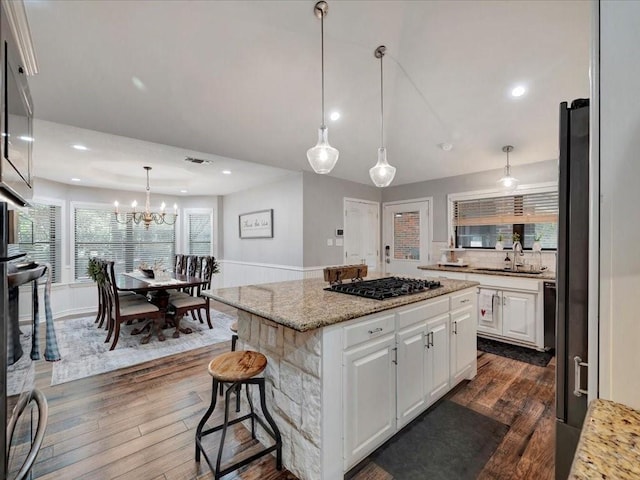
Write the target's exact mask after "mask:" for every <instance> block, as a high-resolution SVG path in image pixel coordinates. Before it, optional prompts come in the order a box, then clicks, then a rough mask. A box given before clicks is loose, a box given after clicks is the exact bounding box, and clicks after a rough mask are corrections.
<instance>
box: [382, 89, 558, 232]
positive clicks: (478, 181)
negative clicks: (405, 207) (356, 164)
mask: <svg viewBox="0 0 640 480" xmlns="http://www.w3.org/2000/svg"><path fill="white" fill-rule="evenodd" d="M560 101H561V100H558V104H559V102H560ZM511 173H512V174H513V176H514V177H516V178H517V179H518V180H520V184H521V185H527V184H535V183H545V182H557V181H558V161H557V160H546V161H544V162H536V163H529V164H526V165H515V166H512V168H511ZM502 174H503V170H502V169H497V170H487V171H485V172H478V173H469V174H466V175H457V176H455V177H447V178H438V179H435V180H428V181H426V182H417V183H411V184H408V185H400V186H397V187H393V186H392V187H388V188H385V189H383V190H382V201H383V202H394V201H398V200H409V199H413V198H423V197H433V241H434V242H448V241H449V239H448V238H447V236H448V234H447V195H448V194H450V193H461V192H472V191H475V190H487V189H492V188H496V186H497V182H498V179H499V178H500V177H502Z"/></svg>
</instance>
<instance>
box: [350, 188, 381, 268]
mask: <svg viewBox="0 0 640 480" xmlns="http://www.w3.org/2000/svg"><path fill="white" fill-rule="evenodd" d="M379 209H380V206H379V204H378V203H376V202H367V201H364V200H353V199H347V198H345V200H344V258H345V264H347V265H353V264H361V263H366V264H367V266H368V267H369V270H372V271H374V270H377V269H378V259H379V252H380V220H379V213H378V211H379Z"/></svg>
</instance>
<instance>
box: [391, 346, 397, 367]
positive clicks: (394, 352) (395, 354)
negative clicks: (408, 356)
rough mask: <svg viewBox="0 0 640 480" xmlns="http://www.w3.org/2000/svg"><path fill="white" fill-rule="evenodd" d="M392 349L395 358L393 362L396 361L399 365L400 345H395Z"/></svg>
mask: <svg viewBox="0 0 640 480" xmlns="http://www.w3.org/2000/svg"><path fill="white" fill-rule="evenodd" d="M392 350H393V356H394V359H393V360H391V362H393V363H395V364H396V365H397V364H398V347H394V348H392Z"/></svg>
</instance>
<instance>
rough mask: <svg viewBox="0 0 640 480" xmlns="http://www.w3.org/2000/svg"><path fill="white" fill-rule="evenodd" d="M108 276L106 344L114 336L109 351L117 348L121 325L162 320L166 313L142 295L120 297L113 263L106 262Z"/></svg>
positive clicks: (106, 283)
mask: <svg viewBox="0 0 640 480" xmlns="http://www.w3.org/2000/svg"><path fill="white" fill-rule="evenodd" d="M106 263H107V267H106V271H107V276H106V280H105V285H106V293H107V299H108V311H109V317H108V318H109V333H108V334H107V339H106V340H105V343H108V342H109V340H110V339H111V336H112V335H113V336H114V338H113V343H112V344H111V347H110V348H109V350H113V349H114V348H116V345H117V343H118V338H119V337H120V324H122V322H127V321H129V320H137V319H141V318H144V319H147V320H153V319H158V320H160V319H162V318H164V313H163V312H162V311H160V309H159V308H158V307H156V306H155V305H153V304H152V303H150V302H149V301H147V299H146V297H143V296H142V295H133V296H131V297H123V298H120V296H119V295H118V293H119V292H118V287H117V286H116V280H115V271H114V267H113V262H106Z"/></svg>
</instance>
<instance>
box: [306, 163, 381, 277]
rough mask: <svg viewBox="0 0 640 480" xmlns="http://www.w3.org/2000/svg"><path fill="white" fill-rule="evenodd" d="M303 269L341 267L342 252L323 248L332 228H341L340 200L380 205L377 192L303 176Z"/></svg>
mask: <svg viewBox="0 0 640 480" xmlns="http://www.w3.org/2000/svg"><path fill="white" fill-rule="evenodd" d="M302 178H303V196H304V265H305V267H316V266H326V265H341V264H343V263H345V262H344V257H343V248H342V247H338V246H336V245H335V241H334V245H333V246H332V247H329V246H327V239H329V238H330V239H333V240H335V230H336V228H344V225H343V223H344V198H345V197H347V198H357V199H358V200H370V201H373V202H380V200H381V198H382V193H381V189H379V188H378V187H375V186H373V185H364V184H362V183H355V182H350V181H348V180H341V179H339V178H335V177H328V176H326V175H316V174H315V173H311V172H304V173H303V177H302Z"/></svg>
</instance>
